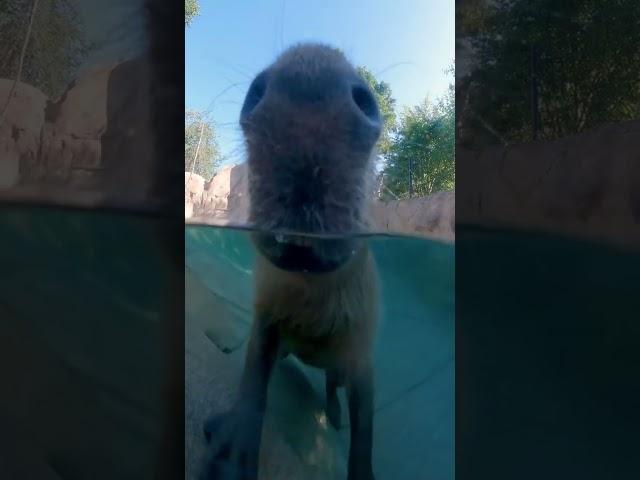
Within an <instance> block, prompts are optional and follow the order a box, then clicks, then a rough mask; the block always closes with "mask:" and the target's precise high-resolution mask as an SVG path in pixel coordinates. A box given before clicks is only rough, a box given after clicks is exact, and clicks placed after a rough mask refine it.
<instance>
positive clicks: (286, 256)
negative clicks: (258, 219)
mask: <svg viewBox="0 0 640 480" xmlns="http://www.w3.org/2000/svg"><path fill="white" fill-rule="evenodd" d="M253 238H254V243H255V244H256V246H257V248H258V251H259V252H260V253H261V254H262V255H263V256H264V257H266V258H267V260H269V262H271V263H272V264H273V265H274V266H276V267H277V268H280V269H282V270H287V271H290V272H306V273H329V272H332V271H335V270H337V269H339V268H340V267H341V266H343V265H344V264H346V263H347V262H348V261H349V259H350V258H351V257H352V256H353V255H354V254H355V248H354V242H353V240H352V239H349V238H338V239H336V238H330V239H326V238H318V237H308V236H304V235H288V234H287V235H285V234H275V233H274V234H271V233H257V234H254V236H253Z"/></svg>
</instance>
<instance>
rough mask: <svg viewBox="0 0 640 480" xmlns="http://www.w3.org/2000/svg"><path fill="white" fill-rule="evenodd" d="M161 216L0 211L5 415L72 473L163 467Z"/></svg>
mask: <svg viewBox="0 0 640 480" xmlns="http://www.w3.org/2000/svg"><path fill="white" fill-rule="evenodd" d="M159 223H160V222H159V221H158V220H156V219H153V218H148V217H144V216H137V215H127V214H114V213H104V212H99V211H95V210H94V211H83V210H76V209H64V208H59V209H56V208H27V207H22V208H3V209H2V210H0V245H1V248H0V272H1V273H0V352H1V354H2V355H3V358H4V360H3V362H2V364H3V367H5V368H8V370H3V372H4V373H3V374H2V377H3V382H4V383H5V386H7V390H8V391H9V395H3V397H2V399H0V405H2V407H3V408H2V412H3V414H6V415H7V416H6V418H4V419H0V420H2V421H4V420H7V419H8V420H7V421H14V420H15V422H16V429H17V430H18V431H20V432H22V434H24V436H25V438H26V439H28V443H27V445H28V447H27V448H29V449H30V453H29V455H28V456H26V457H25V458H32V459H33V461H34V462H38V461H39V460H42V461H44V460H45V459H44V458H41V459H39V458H38V457H39V455H40V454H42V456H43V457H46V460H47V461H48V462H50V463H51V464H52V465H53V467H54V468H56V470H57V471H58V472H59V473H60V474H61V475H62V476H65V477H67V478H96V479H98V478H100V479H102V478H105V479H106V478H144V476H145V475H148V473H149V472H150V471H153V470H154V469H155V468H156V465H155V464H154V462H156V461H157V455H158V451H157V449H158V448H159V445H160V442H161V436H162V434H163V433H164V432H163V431H162V430H161V427H162V425H163V420H164V418H163V414H164V408H165V405H164V399H165V394H164V388H165V382H166V381H167V375H168V371H167V368H168V357H167V351H166V347H167V345H168V340H167V329H166V324H165V323H164V322H163V321H162V315H163V312H164V311H165V309H166V304H165V299H166V298H167V291H168V290H169V275H170V272H169V271H168V269H167V263H168V262H167V261H166V255H165V254H164V253H163V252H161V251H159V250H158V248H157V247H156V246H157V245H158V241H157V238H158V235H159V234H161V233H159V232H161V231H162V229H161V228H159ZM4 355H6V357H4ZM14 372H15V374H14ZM3 425H5V424H4V423H3ZM2 429H4V427H2V428H1V429H0V430H2ZM16 448H18V447H16ZM38 448H41V449H42V452H39V451H38ZM31 449H32V450H31ZM34 478H35V477H34Z"/></svg>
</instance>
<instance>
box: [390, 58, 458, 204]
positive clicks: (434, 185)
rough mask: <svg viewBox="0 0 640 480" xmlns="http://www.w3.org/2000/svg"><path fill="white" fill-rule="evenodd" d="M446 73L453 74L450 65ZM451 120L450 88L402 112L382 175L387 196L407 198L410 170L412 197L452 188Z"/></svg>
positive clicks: (451, 86)
mask: <svg viewBox="0 0 640 480" xmlns="http://www.w3.org/2000/svg"><path fill="white" fill-rule="evenodd" d="M447 73H449V74H450V75H453V74H454V67H453V65H452V66H450V67H449V68H448V69H447ZM455 118H456V115H455V90H454V86H453V84H450V85H449V90H448V91H447V93H446V94H445V95H444V96H443V97H442V98H440V99H438V100H437V101H436V102H430V101H429V100H425V101H424V102H423V103H422V104H420V105H417V106H415V107H413V108H406V109H405V110H404V112H402V114H401V115H400V121H399V125H398V128H397V131H396V135H395V138H394V141H393V143H392V145H391V148H390V150H389V155H388V156H387V161H386V163H385V166H384V168H383V171H382V174H383V182H384V186H385V187H386V188H387V189H388V190H389V191H390V192H392V193H393V194H394V195H395V196H397V197H400V198H406V197H408V196H409V178H410V177H409V168H410V166H411V172H412V175H411V177H412V186H413V196H425V195H430V194H432V193H435V192H439V191H446V190H453V189H454V188H455ZM384 193H385V192H383V197H384Z"/></svg>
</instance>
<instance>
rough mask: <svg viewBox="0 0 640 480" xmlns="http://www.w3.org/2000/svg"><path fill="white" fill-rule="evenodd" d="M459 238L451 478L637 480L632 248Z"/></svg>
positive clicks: (637, 263)
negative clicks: (455, 475) (487, 475)
mask: <svg viewBox="0 0 640 480" xmlns="http://www.w3.org/2000/svg"><path fill="white" fill-rule="evenodd" d="M456 235H457V243H456V262H457V263H458V265H460V270H459V273H460V274H459V275H458V276H457V278H456V294H457V295H458V302H457V306H456V356H457V359H458V362H457V368H458V369H457V371H456V390H457V402H456V403H457V405H456V428H457V432H456V441H457V448H456V457H457V458H458V462H459V463H458V465H459V467H458V470H457V473H458V474H459V475H460V476H461V477H464V478H477V477H479V476H480V477H482V478H484V475H485V472H491V476H492V478H500V479H502V478H505V479H507V478H518V479H527V480H528V479H540V478H547V477H549V476H551V477H552V478H636V477H637V474H636V475H633V474H630V475H627V474H626V473H627V472H637V471H638V455H637V444H638V442H637V427H636V426H637V425H638V424H640V408H638V405H639V402H638V399H639V390H638V372H639V371H640V361H639V358H638V352H639V349H638V345H640V322H638V318H639V316H638V312H639V311H640V295H638V291H639V286H640V251H639V250H638V248H637V246H636V247H635V248H630V247H629V246H627V247H625V248H622V247H615V246H612V245H607V244H605V243H598V242H593V241H585V240H579V239H575V238H570V237H563V236H559V235H549V234H541V233H534V232H524V231H520V232H518V231H508V230H489V229H480V228H472V227H467V228H460V227H459V226H458V227H457V228H456ZM550 471H551V472H553V473H551V474H550ZM620 472H625V473H624V474H622V475H620Z"/></svg>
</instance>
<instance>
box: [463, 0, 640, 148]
mask: <svg viewBox="0 0 640 480" xmlns="http://www.w3.org/2000/svg"><path fill="white" fill-rule="evenodd" d="M485 7H486V10H485V11H482V12H483V13H482V15H479V16H476V17H475V19H476V20H477V19H478V18H481V20H482V21H476V22H475V23H473V22H472V26H468V28H467V31H468V33H469V36H470V37H469V39H470V41H471V43H472V44H473V47H474V49H475V52H476V58H477V66H476V68H475V70H474V71H473V73H472V74H471V75H470V76H469V78H468V79H467V80H466V81H465V82H466V84H465V85H463V87H464V88H465V89H466V90H467V91H468V97H469V102H468V103H469V105H470V108H471V109H472V110H473V111H474V113H475V118H476V120H477V121H478V122H479V121H480V120H479V119H482V121H483V122H484V124H485V126H486V125H490V126H491V128H492V129H493V130H494V131H495V134H493V135H491V136H489V137H487V139H490V141H492V142H493V143H497V142H499V141H500V138H502V139H503V141H507V142H524V141H530V140H531V139H532V138H533V134H534V124H537V125H539V126H538V128H537V129H535V131H536V132H537V133H538V138H541V139H556V138H560V137H563V136H566V135H569V134H573V133H577V132H581V131H584V130H587V129H591V128H593V127H594V126H597V125H598V124H601V123H604V122H617V121H624V120H629V119H633V118H637V116H638V115H639V114H640V28H638V25H639V24H640V2H638V1H637V0H612V1H609V2H598V1H595V0H572V1H569V2H558V1H556V0H494V1H492V2H486V4H485ZM478 11H481V10H478ZM621 59H624V60H623V61H621ZM536 97H537V98H538V102H537V107H535V105H536V102H535V98H536ZM534 118H535V119H537V120H535V121H534ZM476 123H477V122H476ZM478 128H479V127H478Z"/></svg>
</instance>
